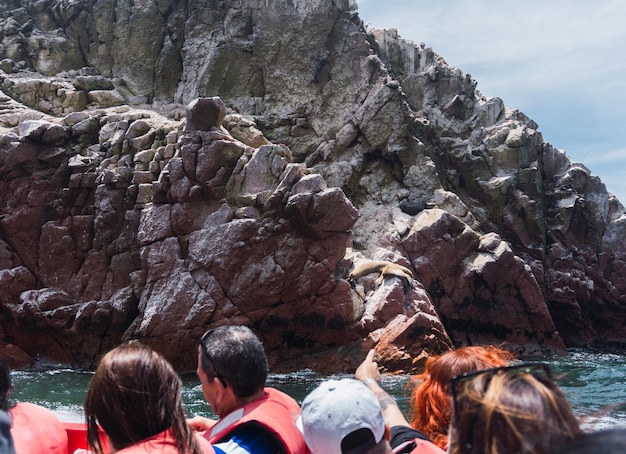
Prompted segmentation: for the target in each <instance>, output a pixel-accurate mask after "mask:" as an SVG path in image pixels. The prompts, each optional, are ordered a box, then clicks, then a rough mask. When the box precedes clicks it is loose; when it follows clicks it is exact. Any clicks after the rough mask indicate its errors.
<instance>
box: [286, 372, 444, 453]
mask: <svg viewBox="0 0 626 454" xmlns="http://www.w3.org/2000/svg"><path fill="white" fill-rule="evenodd" d="M298 424H299V426H300V427H301V429H302V432H303V434H304V440H305V441H306V444H307V446H308V448H309V449H310V450H311V452H312V453H313V454H393V453H411V454H445V452H444V451H443V450H442V449H440V448H439V447H438V446H436V445H435V444H433V443H431V442H430V441H428V440H425V439H424V438H422V437H423V435H422V434H421V433H420V432H417V431H415V430H414V429H411V428H410V427H406V429H407V431H408V430H412V431H413V432H414V433H415V435H414V437H415V438H414V439H412V440H410V441H408V442H405V443H402V444H400V445H399V446H396V447H395V448H392V447H391V444H390V443H389V437H390V431H389V426H388V425H387V424H386V423H385V418H384V417H383V412H382V408H381V406H380V403H379V402H378V399H377V397H376V395H374V393H373V392H372V391H370V390H369V389H368V388H367V387H366V386H365V385H364V384H363V383H361V382H360V381H358V380H353V379H351V378H344V379H342V380H327V381H325V382H323V383H322V384H321V385H319V386H318V387H317V388H316V389H314V390H313V391H312V392H311V393H310V394H309V395H308V396H307V397H306V398H305V399H304V401H303V402H302V416H301V419H300V421H299V422H298Z"/></svg>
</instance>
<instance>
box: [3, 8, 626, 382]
mask: <svg viewBox="0 0 626 454" xmlns="http://www.w3.org/2000/svg"><path fill="white" fill-rule="evenodd" d="M625 238H626V212H625V209H624V206H623V205H622V204H621V203H620V202H619V201H618V200H617V199H616V198H615V197H614V196H612V195H611V194H609V193H608V192H607V191H606V188H605V186H604V184H603V183H602V182H601V181H600V179H599V178H597V177H596V176H593V175H591V174H590V172H589V170H588V169H587V168H586V167H585V166H584V165H583V164H580V163H575V162H572V161H571V160H570V159H569V158H568V156H567V155H566V153H565V152H564V151H561V150H558V149H557V148H555V147H554V146H553V145H551V144H550V143H549V142H546V140H545V139H544V138H543V137H542V134H541V132H540V131H539V126H538V125H537V124H536V123H535V122H534V121H533V120H532V119H530V118H528V117H527V116H526V115H525V114H524V113H522V112H520V111H518V110H515V109H513V108H507V107H506V106H505V104H504V102H503V100H501V99H499V98H486V97H484V96H483V95H482V94H481V93H480V92H479V91H478V90H477V82H476V81H475V80H474V79H472V78H471V76H470V75H468V74H465V73H464V72H463V71H462V70H461V69H457V68H453V67H450V66H449V65H448V64H447V63H446V61H445V60H444V59H443V58H442V57H441V56H439V55H437V54H436V53H434V52H433V51H432V49H430V48H428V47H426V46H425V45H424V44H420V45H416V44H414V43H413V42H410V41H406V40H404V39H402V38H401V37H400V36H399V35H398V33H397V32H396V31H395V30H377V29H370V28H366V27H365V26H364V25H363V22H362V21H361V19H360V18H359V15H358V6H357V4H356V3H355V2H354V1H353V0H334V1H332V2H329V1H326V0H307V1H284V0H233V1H229V2H222V1H208V2H207V1H199V0H190V1H187V2H179V1H177V0H154V1H145V0H142V1H134V2H129V1H127V0H117V1H111V0H86V1H80V2H77V1H72V0H19V1H18V0H4V1H3V2H2V5H0V322H1V328H0V352H1V353H2V354H3V355H4V356H6V357H8V358H9V359H10V360H11V361H12V363H13V364H14V365H16V366H25V365H27V364H29V363H30V362H31V361H32V360H33V359H35V358H49V359H51V360H54V361H59V362H62V363H67V364H71V365H74V366H80V367H91V366H92V365H94V364H95V362H96V361H97V360H98V358H99V357H100V355H101V354H102V353H103V352H105V351H107V350H108V349H110V348H112V347H113V346H115V345H117V344H119V343H120V342H123V341H126V340H129V339H140V340H141V341H142V342H145V343H146V344H148V345H150V346H152V347H153V348H155V349H157V350H159V351H160V352H162V353H163V354H164V355H165V356H166V357H167V358H168V359H169V360H170V361H171V362H172V363H173V364H174V365H175V366H176V367H177V368H178V369H180V370H189V369H193V368H195V361H196V352H197V350H196V345H197V342H198V339H199V337H200V336H201V334H202V333H203V332H204V331H205V330H206V329H207V328H210V327H213V326H218V325H222V324H228V323H242V324H246V325H248V326H250V327H251V328H253V329H254V330H255V332H256V333H257V334H258V335H259V337H260V338H261V339H262V340H263V342H264V345H265V346H266V349H267V352H268V356H269V359H270V365H271V368H272V370H273V371H295V370H301V369H304V368H309V369H312V370H315V371H318V372H322V373H326V372H338V371H343V370H352V369H353V367H354V366H355V365H356V364H358V362H360V361H361V359H362V358H363V355H364V352H365V351H366V350H367V349H369V348H371V347H375V348H376V350H377V352H378V354H379V356H380V358H381V359H380V363H381V364H382V365H383V366H384V367H385V368H386V369H387V370H389V371H400V370H402V371H412V370H415V369H418V368H419V367H420V365H421V361H422V360H423V359H424V358H425V357H427V356H428V355H430V354H434V353H440V352H442V351H445V350H447V349H450V348H452V347H454V346H459V345H466V344H484V343H498V344H501V343H502V344H504V345H506V346H508V347H509V348H511V349H513V350H515V351H516V352H517V353H518V354H520V355H530V354H535V353H548V352H564V351H565V349H566V348H567V347H572V346H613V345H617V346H623V345H625V344H626V241H625Z"/></svg>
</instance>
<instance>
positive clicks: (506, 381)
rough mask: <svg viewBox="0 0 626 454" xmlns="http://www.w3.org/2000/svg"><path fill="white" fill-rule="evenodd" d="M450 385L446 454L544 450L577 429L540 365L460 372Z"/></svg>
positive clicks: (543, 453)
mask: <svg viewBox="0 0 626 454" xmlns="http://www.w3.org/2000/svg"><path fill="white" fill-rule="evenodd" d="M451 386H452V388H451V389H452V402H453V410H452V421H451V423H450V443H449V446H448V453H450V454H468V453H481V454H505V453H522V454H547V453H550V452H552V450H553V449H554V448H555V447H558V446H560V445H563V444H565V443H567V442H569V441H571V440H574V439H575V438H576V437H578V436H579V435H580V434H581V430H580V427H579V424H578V420H577V419H576V416H575V415H574V413H573V411H572V409H571V407H570V405H569V402H568V401H567V399H566V398H565V396H564V395H563V393H562V392H561V390H560V389H559V388H558V386H557V385H556V384H555V383H554V381H553V380H552V377H551V374H550V369H549V368H548V366H546V365H544V364H541V363H537V364H520V365H516V366H510V367H498V368H494V369H488V370H483V371H479V372H474V373H470V374H464V375H460V376H457V377H454V378H453V379H452V382H451Z"/></svg>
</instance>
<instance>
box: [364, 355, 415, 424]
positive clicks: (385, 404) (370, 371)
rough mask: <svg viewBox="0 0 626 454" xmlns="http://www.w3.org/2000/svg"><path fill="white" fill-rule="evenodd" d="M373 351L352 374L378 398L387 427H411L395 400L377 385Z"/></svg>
mask: <svg viewBox="0 0 626 454" xmlns="http://www.w3.org/2000/svg"><path fill="white" fill-rule="evenodd" d="M374 354H375V351H374V350H370V351H369V352H368V353H367V356H366V357H365V360H364V361H363V362H362V363H361V364H360V365H359V367H357V369H356V371H355V372H354V377H355V378H356V379H357V380H360V381H362V382H363V383H364V384H365V386H367V387H368V388H369V389H370V390H371V391H372V392H373V393H374V394H376V397H377V398H378V401H379V402H380V406H381V407H382V409H383V417H384V418H385V422H386V423H387V425H389V427H393V426H408V427H410V426H411V425H410V424H409V422H408V421H407V420H406V418H405V417H404V415H403V414H402V411H401V410H400V407H398V404H397V403H396V401H395V399H394V398H393V397H391V396H390V395H389V394H388V393H387V392H386V391H385V390H384V389H383V388H381V386H380V385H379V384H378V382H379V381H380V372H379V371H378V363H376V361H374Z"/></svg>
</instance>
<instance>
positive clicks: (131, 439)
mask: <svg viewBox="0 0 626 454" xmlns="http://www.w3.org/2000/svg"><path fill="white" fill-rule="evenodd" d="M181 392H182V382H181V380H180V377H179V376H178V374H177V373H176V372H175V371H174V369H173V368H172V366H171V365H170V363H169V362H168V361H167V360H165V358H163V357H162V356H161V355H159V354H158V353H156V352H154V351H153V350H151V349H150V348H148V347H146V346H143V345H141V344H139V343H128V344H123V345H121V346H119V347H117V348H114V349H113V350H111V351H110V352H108V353H107V354H106V355H105V356H104V357H103V358H102V360H101V361H100V364H99V365H98V368H97V369H96V372H95V374H94V377H93V379H92V380H91V383H90V385H89V389H88V390H87V396H86V397H85V403H84V408H85V416H86V419H87V440H88V442H89V445H90V447H91V449H92V451H93V452H95V453H96V454H102V453H104V452H105V450H104V447H103V443H101V440H100V437H99V434H98V425H100V426H101V427H102V429H103V430H104V432H105V433H106V435H107V438H108V441H109V443H110V444H111V446H112V448H113V450H114V451H115V452H119V453H124V454H131V453H152V452H159V453H162V454H201V453H213V452H214V451H213V448H212V447H211V445H210V444H209V443H208V442H207V441H206V440H204V439H202V437H200V436H196V435H195V434H194V432H193V431H192V430H191V428H190V427H189V426H188V425H187V422H186V415H185V409H184V406H183V402H182V394H181Z"/></svg>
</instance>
